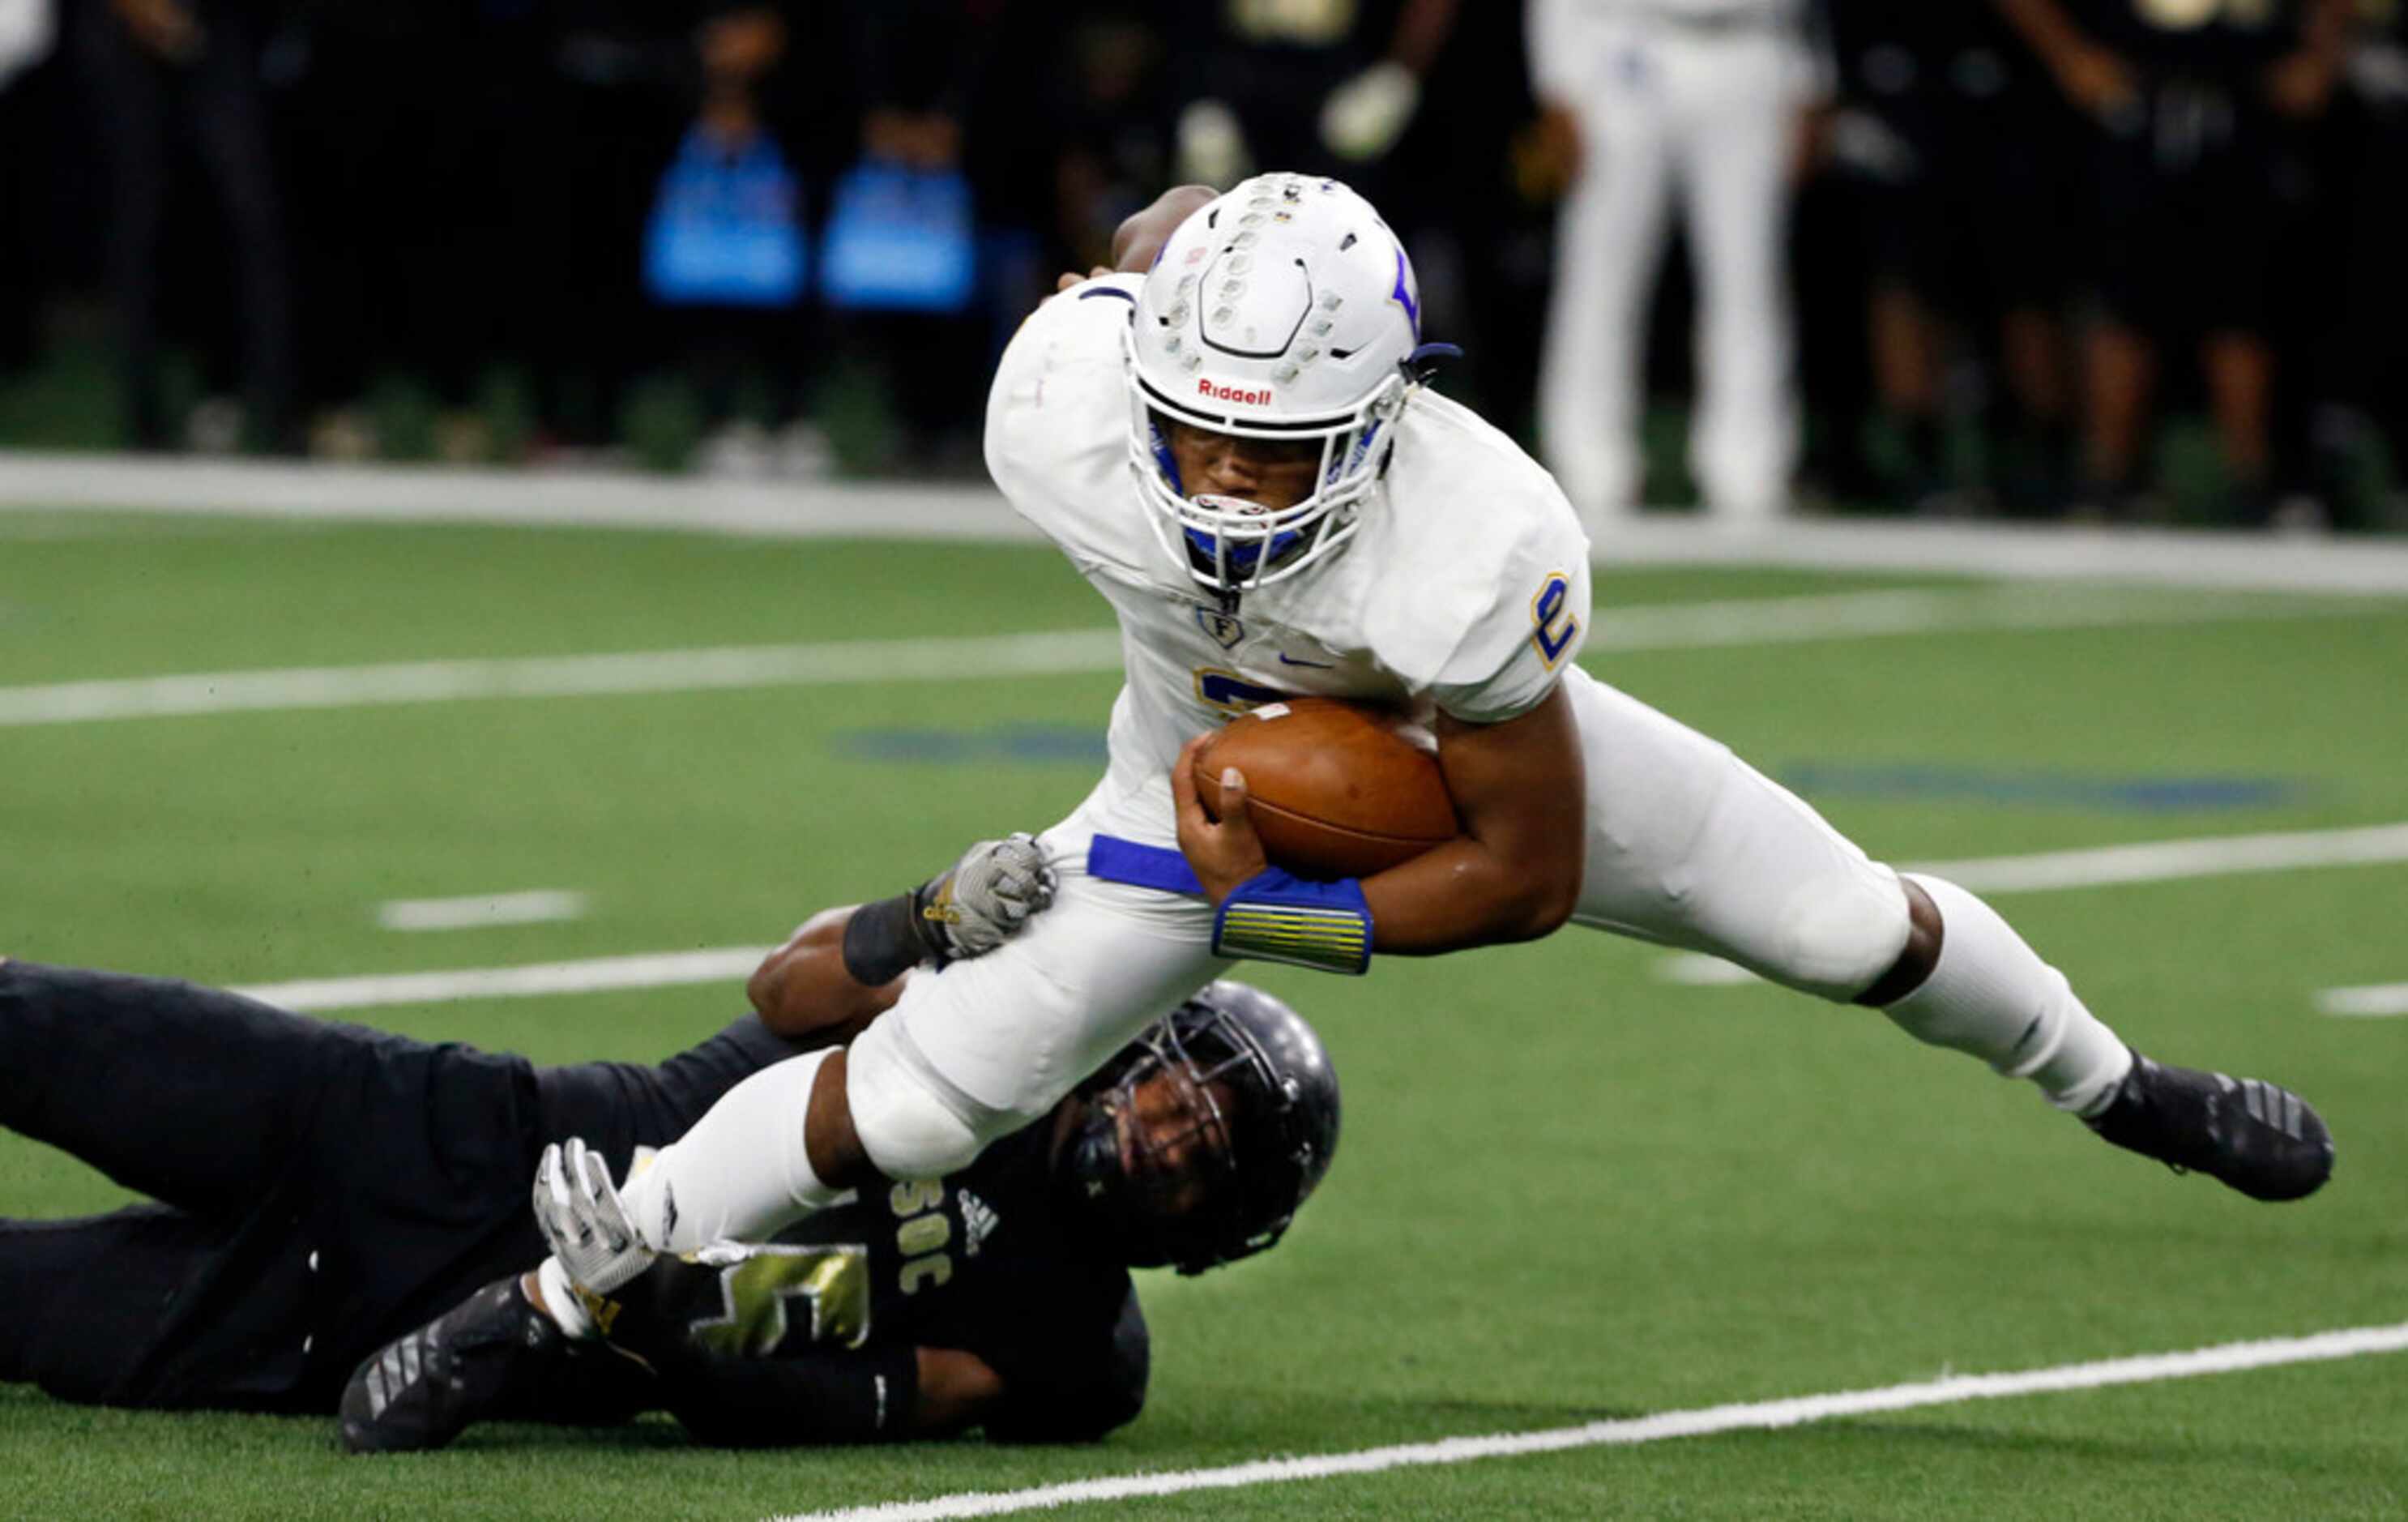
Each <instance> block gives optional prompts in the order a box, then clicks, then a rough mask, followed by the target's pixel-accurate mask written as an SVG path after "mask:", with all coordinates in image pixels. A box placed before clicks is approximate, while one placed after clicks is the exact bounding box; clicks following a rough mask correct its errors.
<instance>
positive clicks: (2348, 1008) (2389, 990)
mask: <svg viewBox="0 0 2408 1522" xmlns="http://www.w3.org/2000/svg"><path fill="white" fill-rule="evenodd" d="M2316 1008H2317V1009H2319V1010H2322V1011H2323V1012H2325V1013H2327V1014H2338V1015H2343V1016H2345V1017H2351V1018H2356V1019H2366V1020H2379V1019H2384V1018H2386V1017H2388V1016H2390V1015H2395V1014H2408V983H2379V984H2370V985H2368V986H2366V987H2363V988H2328V989H2326V990H2325V991H2324V992H2323V993H2321V994H2318V995H2317V996H2316Z"/></svg>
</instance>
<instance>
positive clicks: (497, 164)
mask: <svg viewBox="0 0 2408 1522" xmlns="http://www.w3.org/2000/svg"><path fill="white" fill-rule="evenodd" d="M288 37H289V43H290V47H289V50H287V51H285V52H284V53H283V54H282V56H285V57H288V58H289V59H290V61H291V65H292V74H293V78H292V80H291V83H290V88H289V89H288V90H287V91H286V92H285V93H284V101H283V107H282V115H281V120H280V121H279V127H280V128H281V130H282V136H283V137H284V144H283V147H284V151H285V155H286V162H287V163H289V164H290V165H291V166H292V169H293V183H294V185H295V187H296V191H295V194H294V224H295V226H296V229H297V230H298V232H299V234H300V237H299V239H298V245H299V250H300V261H301V275H302V278H301V281H300V285H301V289H302V292H303V312H304V315H305V317H306V323H305V324H304V327H305V335H306V342H305V344H304V359H305V366H304V367H305V373H306V376H307V384H306V386H305V391H306V393H307V395H308V407H309V410H310V412H311V414H312V416H311V419H310V425H309V434H310V446H311V449H312V452H317V453H322V454H331V455H338V456H340V455H352V454H367V453H373V452H378V451H379V450H380V449H385V448H390V447H391V446H392V445H393V443H394V441H393V440H390V439H378V438H375V437H374V436H373V435H372V434H371V433H370V432H368V428H369V421H368V418H367V416H366V413H365V412H364V411H362V410H361V409H359V404H360V402H361V400H362V398H363V396H364V395H365V394H366V393H367V392H368V391H369V390H370V389H371V388H372V386H374V385H375V384H376V383H377V382H379V381H380V380H384V379H386V378H388V377H391V376H394V375H403V374H406V375H409V376H410V377H412V378H414V379H416V380H420V381H422V382H423V383H424V384H425V385H427V386H428V387H429V388H430V389H431V390H432V391H433V393H434V395H435V397H436V399H437V404H438V405H439V406H440V407H442V408H443V409H445V411H446V415H445V417H444V418H443V420H442V424H441V426H439V427H438V437H437V440H436V447H437V451H438V452H440V453H443V454H446V455H449V456H454V457H476V456H479V455H481V454H483V453H484V452H487V450H488V448H489V445H490V441H489V440H485V439H482V438H481V437H480V435H479V432H478V424H475V423H473V422H472V421H470V420H471V418H472V416H473V415H472V414H471V413H470V412H469V410H468V409H469V408H470V407H471V406H472V404H473V402H474V400H475V396H474V392H475V389H476V385H477V382H478V380H479V379H480V374H481V371H482V369H483V367H484V366H485V365H486V364H487V363H488V362H489V361H491V360H492V359H493V358H495V356H496V353H497V351H500V350H503V349H506V348H507V347H508V346H509V341H510V339H511V338H513V337H516V336H517V335H516V332H515V329H514V327H513V326H512V322H511V319H512V316H513V310H512V309H513V308H514V306H515V305H516V304H517V303H518V302H519V301H520V300H522V299H524V297H523V293H524V292H526V291H528V290H529V289H530V288H533V287H534V286H535V285H536V283H537V280H536V276H537V271H535V270H534V269H532V268H529V267H524V266H523V264H522V261H523V259H524V257H525V256H524V253H523V237H525V236H526V235H527V234H528V233H530V232H531V231H532V228H531V227H530V226H529V224H528V222H527V219H526V218H525V217H524V215H523V208H522V204H521V202H522V197H523V194H524V189H525V188H524V187H522V186H518V185H514V184H512V183H510V182H509V179H508V178H507V175H508V173H509V170H510V169H511V168H513V167H514V166H515V165H514V164H513V160H512V155H511V152H510V149H511V148H512V147H513V146H514V145H515V142H516V139H517V136H518V131H519V126H518V123H517V122H516V121H515V120H514V117H515V112H516V108H515V107H514V101H515V100H517V99H518V98H520V97H521V96H523V95H524V94H526V93H531V92H529V90H528V76H529V75H530V74H532V73H533V72H534V69H535V66H536V65H537V61H538V57H539V49H538V23H537V19H536V17H535V14H534V11H533V8H532V7H530V6H527V5H520V4H512V3H510V0H415V3H413V4H410V5H407V6H385V5H377V4H372V3H366V0H320V3H317V4H313V5H308V6H307V7H303V8H302V9H301V10H300V12H299V14H298V15H297V17H296V19H295V22H294V26H293V27H292V29H291V31H290V33H289V34H288Z"/></svg>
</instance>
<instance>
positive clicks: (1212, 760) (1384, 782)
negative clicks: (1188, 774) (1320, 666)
mask: <svg viewBox="0 0 2408 1522" xmlns="http://www.w3.org/2000/svg"><path fill="white" fill-rule="evenodd" d="M1229 767H1235V768H1238V770H1239V771H1240V772H1242V773H1243V774H1244V775H1245V779H1246V792H1247V794H1248V796H1249V797H1248V812H1249V813H1251V814H1252V815H1253V817H1254V831H1255V833H1256V834H1258V835H1260V836H1261V837H1262V840H1263V854H1266V855H1268V856H1269V858H1270V859H1271V863H1272V865H1273V866H1277V867H1284V868H1286V869H1288V870H1289V871H1291V872H1294V873H1296V874H1297V876H1298V877H1312V878H1323V879H1329V878H1340V877H1369V876H1370V875H1371V874H1372V873H1374V872H1383V871H1385V870H1387V869H1389V868H1391V867H1394V866H1396V865H1397V864H1398V863H1399V862H1403V861H1410V860H1412V858H1413V857H1415V856H1418V855H1420V854H1422V853H1423V852H1425V851H1427V850H1428V849H1430V847H1432V846H1435V845H1440V844H1442V843H1444V842H1445V841H1448V840H1453V839H1455V834H1456V826H1455V800H1454V799H1452V798H1450V797H1447V792H1446V780H1445V778H1444V777H1443V776H1441V774H1440V772H1439V769H1438V759H1437V757H1435V756H1434V755H1432V754H1430V752H1429V751H1427V750H1426V749H1424V748H1423V747H1422V746H1420V745H1416V744H1415V743H1413V741H1412V739H1410V738H1408V736H1407V734H1406V732H1405V729H1404V726H1403V725H1402V724H1401V722H1400V721H1399V720H1398V718H1397V716H1396V715H1395V714H1393V713H1390V712H1387V711H1383V710H1381V709H1376V708H1369V707H1367V706H1365V705H1363V704H1359V703H1346V702H1340V700H1338V699H1337V698H1334V697H1291V698H1286V699H1283V700H1282V701H1280V702H1276V703H1265V704H1264V705H1263V706H1262V707H1260V708H1258V709H1255V710H1254V711H1252V712H1248V713H1241V714H1240V715H1239V716H1238V717H1236V718H1234V719H1232V720H1230V721H1229V724H1228V726H1227V727H1226V728H1225V729H1223V730H1222V731H1221V732H1220V733H1219V734H1218V735H1216V736H1214V737H1213V738H1212V741H1211V743H1210V744H1208V745H1206V746H1205V747H1204V748H1203V749H1201V750H1199V751H1197V753H1196V791H1197V794H1198V795H1199V797H1200V798H1201V801H1202V802H1203V805H1204V811H1205V812H1206V813H1207V814H1209V815H1211V817H1212V818H1213V819H1215V820H1217V819H1219V818H1220V817H1221V773H1222V771H1223V770H1224V769H1225V768H1229Z"/></svg>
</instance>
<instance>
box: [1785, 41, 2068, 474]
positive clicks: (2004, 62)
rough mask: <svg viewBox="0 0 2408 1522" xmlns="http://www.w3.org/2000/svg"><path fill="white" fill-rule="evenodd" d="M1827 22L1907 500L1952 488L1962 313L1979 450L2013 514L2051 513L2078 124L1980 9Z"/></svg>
mask: <svg viewBox="0 0 2408 1522" xmlns="http://www.w3.org/2000/svg"><path fill="white" fill-rule="evenodd" d="M1828 25H1829V28H1830V36H1831V41H1832V45H1833V49H1834V52H1835V55H1836V61H1837V64H1838V67H1839V77H1840V85H1841V91H1842V99H1843V101H1844V102H1845V106H1844V108H1843V109H1842V111H1841V112H1840V113H1839V115H1838V117H1837V118H1836V120H1835V121H1834V122H1833V123H1832V125H1831V128H1830V131H1829V133H1828V138H1829V141H1830V146H1831V150H1832V154H1833V157H1834V159H1835V160H1836V162H1837V164H1838V165H1839V166H1840V169H1841V171H1842V175H1843V177H1844V178H1845V179H1846V180H1847V181H1848V183H1849V185H1850V187H1851V188H1852V190H1853V191H1854V193H1855V198H1856V203H1857V209H1858V225H1859V227H1860V230H1861V231H1860V238H1861V244H1862V247H1863V248H1864V249H1865V250H1866V251H1867V252H1869V254H1870V255H1871V259H1870V263H1871V281H1872V286H1871V294H1870V297H1869V313H1868V316H1869V329H1870V337H1871V361H1872V380H1873V384H1874V389H1875V392H1876V394H1877V395H1878V397H1879V399H1880V401H1881V403H1882V405H1883V407H1884V409H1885V411H1887V413H1888V414H1889V416H1890V419H1891V421H1892V423H1893V424H1895V425H1896V427H1897V430H1898V434H1899V443H1900V445H1901V446H1902V454H1903V466H1902V474H1901V475H1900V477H1899V479H1898V480H1897V481H1895V482H1894V483H1893V485H1894V489H1895V490H1896V491H1897V493H1898V495H1899V496H1900V498H1901V499H1902V500H1903V502H1904V504H1905V505H1907V506H1909V507H1915V508H1922V509H1927V510H1928V509H1936V508H1945V507H1947V506H1948V505H1950V504H1951V503H1953V502H1954V501H1955V500H1956V499H1957V483H1956V482H1955V481H1954V480H1953V479H1952V475H1951V472H1950V471H1949V469H1948V467H1947V462H1946V460H1945V459H1944V457H1943V451H1944V440H1945V433H1946V425H1947V422H1948V411H1949V408H1948V405H1947V395H1946V392H1947V386H1946V380H1947V371H1948V368H1949V353H1948V350H1949V346H1950V338H1951V334H1950V331H1949V328H1950V324H1951V320H1953V324H1954V326H1955V329H1956V337H1957V338H1959V339H1961V340H1962V341H1963V342H1965V343H1967V344H1969V345H1971V346H1973V347H1974V348H1975V349H1976V352H1980V353H1982V354H1983V355H1985V356H1989V355H1992V354H1994V355H1995V362H1996V369H1995V373H1996V375H1997V377H1998V379H1999V381H2000V386H1999V388H1998V389H1999V395H1998V396H1997V397H1996V399H1995V400H1996V405H1995V406H1994V407H1993V409H1992V416H1993V417H1995V418H1996V419H1997V422H1998V424H2000V426H1997V427H1996V428H1994V429H1993V430H1992V432H1991V437H1990V438H1989V440H1988V443H1989V449H1988V450H1987V453H1988V454H1989V456H1990V457H1991V458H1992V459H1993V460H1994V461H1996V462H1998V463H1999V464H2000V465H2002V466H2004V467H2005V468H2003V469H1994V470H1993V471H1991V472H1989V476H1990V481H1991V482H1996V483H1999V484H2000V485H2002V486H2003V488H2004V495H2005V497H2006V499H2007V501H2008V502H2009V503H2010V505H2012V506H2014V507H2015V508H2017V509H2020V510H2055V509H2057V508H2059V507H2061V506H2062V503H2063V499H2064V492H2065V489H2066V487H2067V486H2068V484H2069V483H2070V482H2069V476H2068V467H2069V461H2068V457H2067V455H2068V430H2069V427H2070V422H2071V402H2072V397H2071V380H2072V376H2071V362H2070V359H2069V356H2068V354H2067V352H2066V338H2065V331H2064V324H2063V322H2062V309H2063V307H2064V304H2065V301H2066V297H2067V295H2068V268H2067V264H2068V261H2067V257H2066V252H2065V251H2066V249H2067V248H2068V247H2069V245H2071V243H2073V242H2075V241H2078V238H2079V234H2078V232H2077V231H2076V230H2075V222H2076V218H2077V217H2078V216H2079V214H2080V212H2081V211H2082V210H2083V209H2084V208H2083V207H2082V206H2081V205H2080V204H2079V198H2078V197H2077V196H2073V195H2069V194H2067V193H2066V192H2067V186H2068V182H2069V179H2071V176H2072V175H2073V174H2074V173H2075V172H2076V171H2077V170H2078V169H2079V167H2080V158H2079V149H2078V145H2077V143H2076V142H2075V140H2074V139H2073V137H2072V132H2073V130H2074V129H2075V128H2076V126H2077V125H2078V123H2077V122H2075V120H2074V119H2073V118H2072V116H2071V112H2070V111H2069V110H2068V109H2067V108H2066V107H2065V106H2064V104H2063V102H2062V101H2061V99H2060V98H2059V97H2058V96H2057V93H2056V91H2055V90H2054V89H2053V88H2052V87H2051V86H2050V84H2049V82H2048V80H2047V79H2046V78H2045V77H2044V76H2042V74H2041V73H2040V71H2039V70H2038V68H2037V67H2036V66H2035V65H2033V64H2032V62H2031V60H2030V59H2029V56H2028V53H2027V52H2026V51H2025V50H2023V49H2022V48H2021V47H2019V46H2018V45H2016V43H2015V41H2014V37H2013V36H2012V35H2011V34H2009V33H2008V31H2007V29H2006V26H2005V24H2004V22H2001V21H2000V19H1999V18H1998V17H1997V16H1996V15H1995V14H1994V13H1993V12H1992V11H1990V10H1989V9H1988V8H1987V7H1981V6H1959V5H1931V4H1929V3H1928V0H1831V3H1830V4H1829V6H1828ZM1987 399H1989V398H1985V400H1987ZM1985 484H1988V482H1985Z"/></svg>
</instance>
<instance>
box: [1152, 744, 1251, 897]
mask: <svg viewBox="0 0 2408 1522" xmlns="http://www.w3.org/2000/svg"><path fill="white" fill-rule="evenodd" d="M1214 734H1215V732H1214V731H1211V730H1207V731H1205V732H1204V733H1203V734H1200V735H1198V736H1197V737H1196V738H1195V739H1191V740H1189V741H1188V742H1187V744H1186V745H1185V746H1184V747H1183V749H1182V750H1181V751H1180V753H1179V759H1178V761H1177V762H1176V763H1174V764H1173V765H1172V767H1171V768H1170V796H1171V797H1172V798H1173V799H1174V800H1176V801H1177V803H1178V805H1179V852H1180V854H1182V855H1183V856H1185V857H1186V858H1187V865H1188V867H1189V868H1190V869H1192V870H1194V872H1195V873H1196V877H1197V881H1198V882H1200V883H1203V884H1204V893H1205V896H1206V897H1209V898H1211V900H1212V905H1213V907H1214V908H1216V909H1217V908H1219V907H1220V906H1221V904H1222V903H1223V902H1224V901H1225V900H1226V899H1227V898H1228V897H1229V895H1230V894H1232V893H1235V892H1236V891H1237V890H1238V887H1239V885H1240V883H1245V882H1247V881H1248V880H1249V879H1252V878H1254V877H1257V876H1260V875H1261V874H1262V872H1263V870H1264V869H1266V868H1268V867H1269V866H1270V859H1269V857H1268V856H1266V855H1264V854H1263V842H1262V839H1261V837H1259V836H1257V835H1256V834H1255V833H1254V816H1253V815H1252V814H1250V813H1248V812H1247V811H1246V779H1245V775H1244V773H1242V772H1240V771H1239V770H1238V768H1235V767H1230V768H1227V769H1226V770H1225V771H1223V772H1222V773H1221V818H1220V820H1219V821H1218V822H1217V823H1215V822H1214V820H1213V819H1212V817H1211V815H1209V814H1207V813H1206V812H1205V811H1204V799H1203V797H1201V796H1200V795H1199V794H1198V793H1197V791H1196V753H1197V751H1199V750H1201V749H1203V748H1204V747H1205V746H1206V745H1208V744H1210V743H1211V741H1212V739H1213V738H1214Z"/></svg>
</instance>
